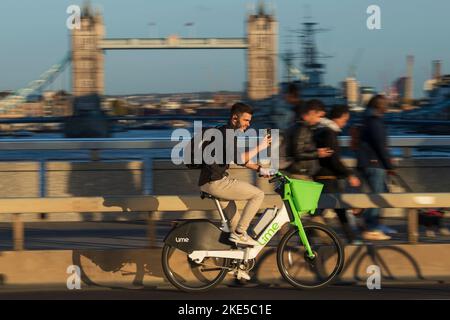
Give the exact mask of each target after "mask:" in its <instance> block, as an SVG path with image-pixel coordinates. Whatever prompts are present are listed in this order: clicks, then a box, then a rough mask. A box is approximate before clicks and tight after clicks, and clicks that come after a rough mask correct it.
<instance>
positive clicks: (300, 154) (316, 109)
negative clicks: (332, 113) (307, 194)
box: [287, 100, 333, 180]
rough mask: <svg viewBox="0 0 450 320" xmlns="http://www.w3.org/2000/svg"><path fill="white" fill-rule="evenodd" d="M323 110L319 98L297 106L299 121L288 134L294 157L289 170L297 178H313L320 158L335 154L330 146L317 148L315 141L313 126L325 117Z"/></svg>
mask: <svg viewBox="0 0 450 320" xmlns="http://www.w3.org/2000/svg"><path fill="white" fill-rule="evenodd" d="M323 110H324V106H323V104H322V102H321V101H319V100H310V101H308V102H307V103H306V104H305V105H298V106H297V110H296V113H297V121H296V123H295V125H294V126H293V127H291V128H290V129H289V131H288V134H287V135H288V136H289V142H288V144H289V146H288V148H289V154H290V156H291V158H292V163H291V165H290V166H289V167H288V168H287V171H288V172H289V173H290V175H291V176H292V177H293V178H295V179H304V180H312V177H313V176H314V175H315V174H316V173H317V171H318V170H319V168H320V167H319V159H320V158H326V157H330V156H331V155H332V154H333V150H331V149H330V148H317V147H316V143H315V141H314V134H313V127H314V126H316V125H317V124H318V123H319V122H320V120H321V118H322V117H323V115H324V112H323Z"/></svg>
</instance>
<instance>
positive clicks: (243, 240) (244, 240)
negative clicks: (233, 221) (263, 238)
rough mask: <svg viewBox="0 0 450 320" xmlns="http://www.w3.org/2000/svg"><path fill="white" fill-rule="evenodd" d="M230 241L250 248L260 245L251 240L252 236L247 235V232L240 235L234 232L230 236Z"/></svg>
mask: <svg viewBox="0 0 450 320" xmlns="http://www.w3.org/2000/svg"><path fill="white" fill-rule="evenodd" d="M230 241H232V242H235V243H239V244H246V245H249V246H257V245H259V243H258V241H256V240H253V239H252V238H250V236H249V235H248V234H247V232H244V233H241V234H238V233H236V232H232V233H231V235H230Z"/></svg>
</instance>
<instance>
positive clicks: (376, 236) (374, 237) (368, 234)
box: [362, 230, 391, 241]
mask: <svg viewBox="0 0 450 320" xmlns="http://www.w3.org/2000/svg"><path fill="white" fill-rule="evenodd" d="M362 238H363V239H364V240H370V241H381V240H389V239H391V237H390V236H388V235H386V234H384V233H383V232H381V231H378V230H376V231H364V232H363V233H362Z"/></svg>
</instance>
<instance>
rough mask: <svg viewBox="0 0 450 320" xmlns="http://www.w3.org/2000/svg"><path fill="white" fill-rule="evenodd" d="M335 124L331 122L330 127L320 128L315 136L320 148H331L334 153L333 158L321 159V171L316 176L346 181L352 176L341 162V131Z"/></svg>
mask: <svg viewBox="0 0 450 320" xmlns="http://www.w3.org/2000/svg"><path fill="white" fill-rule="evenodd" d="M328 121H331V120H328ZM333 124H334V122H333V123H331V122H330V123H329V124H328V125H326V124H325V125H324V126H322V127H320V128H318V129H317V130H316V131H315V134H314V139H315V141H316V145H317V147H318V148H330V149H331V150H333V151H334V152H333V154H332V155H331V157H326V158H320V159H319V164H320V169H319V171H318V172H317V173H316V176H319V177H320V176H333V177H336V178H338V179H344V178H347V177H348V176H349V175H350V174H351V171H350V170H349V169H348V168H347V167H346V166H345V165H344V164H343V163H342V161H341V153H340V148H339V142H338V138H337V137H338V135H339V133H340V129H339V128H338V127H337V125H333Z"/></svg>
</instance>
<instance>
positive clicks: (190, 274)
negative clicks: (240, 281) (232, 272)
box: [162, 244, 228, 292]
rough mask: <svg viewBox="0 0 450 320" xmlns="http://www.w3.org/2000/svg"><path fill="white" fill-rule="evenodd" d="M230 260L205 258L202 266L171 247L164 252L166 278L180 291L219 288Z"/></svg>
mask: <svg viewBox="0 0 450 320" xmlns="http://www.w3.org/2000/svg"><path fill="white" fill-rule="evenodd" d="M227 266H228V259H224V258H205V259H204V260H203V262H202V263H201V264H198V263H195V262H194V261H192V260H191V259H190V258H189V256H188V254H187V253H186V252H184V251H181V250H179V249H177V248H174V247H172V246H170V245H167V244H166V245H164V248H163V250H162V267H163V271H164V274H165V275H166V278H167V279H168V280H169V281H170V283H171V284H173V285H174V286H175V287H177V288H178V289H180V290H183V291H186V292H204V291H207V290H210V289H212V288H214V287H215V286H217V285H218V284H219V283H220V282H222V280H223V279H224V278H225V276H226V275H227V272H228V269H227Z"/></svg>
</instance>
